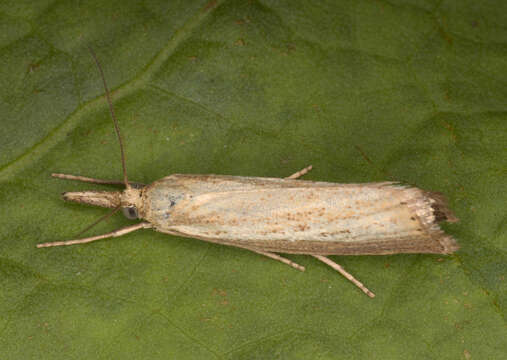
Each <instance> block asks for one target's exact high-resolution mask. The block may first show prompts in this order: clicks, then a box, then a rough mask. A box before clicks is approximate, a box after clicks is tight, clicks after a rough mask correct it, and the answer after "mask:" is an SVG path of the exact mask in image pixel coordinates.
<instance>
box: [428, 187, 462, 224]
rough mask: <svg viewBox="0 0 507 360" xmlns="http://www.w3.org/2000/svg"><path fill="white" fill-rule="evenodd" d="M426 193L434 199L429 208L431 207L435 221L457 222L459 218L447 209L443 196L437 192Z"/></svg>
mask: <svg viewBox="0 0 507 360" xmlns="http://www.w3.org/2000/svg"><path fill="white" fill-rule="evenodd" d="M426 195H427V196H428V197H429V198H430V199H432V200H434V202H433V204H431V208H432V209H433V215H435V222H436V223H439V222H442V221H447V222H458V221H459V219H458V218H457V217H456V216H455V215H454V214H453V212H452V211H451V210H450V209H449V206H448V205H447V199H446V198H445V196H444V195H443V194H441V193H439V192H429V191H428V192H426Z"/></svg>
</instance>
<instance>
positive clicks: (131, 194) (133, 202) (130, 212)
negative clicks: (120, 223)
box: [120, 186, 144, 219]
mask: <svg viewBox="0 0 507 360" xmlns="http://www.w3.org/2000/svg"><path fill="white" fill-rule="evenodd" d="M120 204H121V209H122V212H123V215H125V217H126V218H127V219H142V218H143V216H144V203H143V189H138V188H136V187H132V186H129V187H127V188H126V189H125V190H123V192H122V193H121V195H120Z"/></svg>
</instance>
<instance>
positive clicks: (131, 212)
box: [121, 206, 139, 220]
mask: <svg viewBox="0 0 507 360" xmlns="http://www.w3.org/2000/svg"><path fill="white" fill-rule="evenodd" d="M121 210H122V211H123V215H125V217H126V218H127V219H131V220H134V219H137V218H138V217H139V215H138V214H137V208H136V207H135V206H128V207H124V208H122V209H121Z"/></svg>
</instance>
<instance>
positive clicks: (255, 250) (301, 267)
mask: <svg viewBox="0 0 507 360" xmlns="http://www.w3.org/2000/svg"><path fill="white" fill-rule="evenodd" d="M242 249H246V250H250V251H253V252H255V253H257V254H261V255H264V256H267V257H268V258H271V259H274V260H278V261H281V262H283V263H284V264H287V265H289V266H292V267H293V268H294V269H298V270H300V271H305V267H304V266H301V265H299V264H296V263H295V262H294V261H291V260H289V259H286V258H284V257H282V256H280V255H277V254H274V253H270V252H267V251H262V250H257V249H252V248H248V247H242Z"/></svg>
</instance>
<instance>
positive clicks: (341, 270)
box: [312, 255, 375, 298]
mask: <svg viewBox="0 0 507 360" xmlns="http://www.w3.org/2000/svg"><path fill="white" fill-rule="evenodd" d="M312 256H313V257H314V258H316V259H318V260H320V261H322V262H323V263H324V264H326V265H329V266H331V267H332V268H333V269H335V270H336V271H338V272H339V273H340V274H342V275H343V276H345V277H346V278H347V279H348V280H350V281H352V282H353V283H354V285H356V286H357V287H358V288H360V289H361V290H362V291H363V292H364V293H365V294H366V295H368V296H369V297H371V298H374V297H375V294H374V293H372V292H371V291H370V290H368V288H366V286H364V285H363V283H362V282H360V281H359V280H357V279H356V278H355V277H353V276H352V275H351V274H349V273H348V272H347V271H346V270H345V269H344V268H343V267H341V266H340V265H338V264H337V263H335V262H334V261H333V260H331V259H329V258H327V257H325V256H322V255H312Z"/></svg>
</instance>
